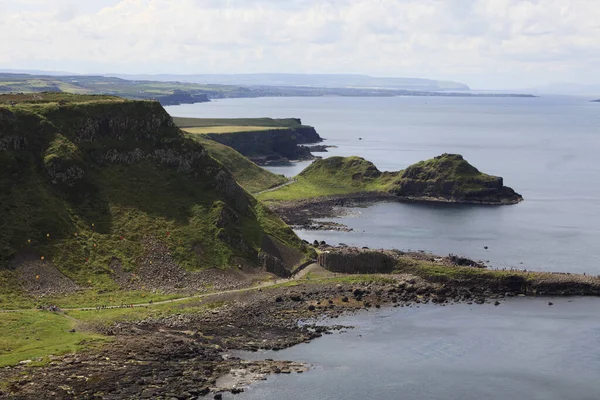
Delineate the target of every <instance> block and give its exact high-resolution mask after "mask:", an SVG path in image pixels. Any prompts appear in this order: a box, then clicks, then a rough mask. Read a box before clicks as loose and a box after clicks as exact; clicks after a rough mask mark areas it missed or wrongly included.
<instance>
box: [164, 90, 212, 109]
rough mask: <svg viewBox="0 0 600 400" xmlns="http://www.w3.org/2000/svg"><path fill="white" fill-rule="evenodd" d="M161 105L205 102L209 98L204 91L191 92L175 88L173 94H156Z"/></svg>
mask: <svg viewBox="0 0 600 400" xmlns="http://www.w3.org/2000/svg"><path fill="white" fill-rule="evenodd" d="M156 100H158V101H159V102H160V104H162V105H163V106H178V105H180V104H194V103H207V102H209V101H210V100H209V99H208V95H206V94H205V93H200V94H193V93H189V92H185V91H183V90H175V91H174V92H173V94H167V95H163V96H158V97H157V98H156Z"/></svg>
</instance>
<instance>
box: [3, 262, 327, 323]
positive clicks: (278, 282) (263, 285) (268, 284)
mask: <svg viewBox="0 0 600 400" xmlns="http://www.w3.org/2000/svg"><path fill="white" fill-rule="evenodd" d="M315 266H316V267H318V264H316V263H314V264H310V265H309V266H308V267H307V268H305V270H308V269H309V268H310V267H313V268H314V267H315ZM319 268H320V267H319ZM305 275H306V272H303V271H299V272H297V273H296V274H295V275H293V276H292V277H291V278H288V279H275V280H274V281H272V282H264V283H261V284H260V285H257V286H251V287H247V288H241V289H232V290H224V291H221V292H212V293H203V294H198V295H194V296H187V297H178V298H176V299H171V300H162V301H155V302H152V303H138V304H133V305H129V306H128V307H124V306H107V307H103V308H96V307H79V308H61V309H60V310H61V312H62V311H96V310H98V311H102V310H114V309H117V308H140V307H151V306H158V305H162V304H171V303H178V302H182V301H187V300H194V299H202V298H207V297H213V296H220V295H224V294H232V293H242V292H249V291H252V290H259V289H264V288H268V287H271V286H275V285H281V284H283V283H288V282H293V281H297V280H299V279H302V278H303V277H304V276H305ZM36 310H37V309H35V308H29V309H20V310H0V314H3V313H4V314H7V313H19V312H26V311H36Z"/></svg>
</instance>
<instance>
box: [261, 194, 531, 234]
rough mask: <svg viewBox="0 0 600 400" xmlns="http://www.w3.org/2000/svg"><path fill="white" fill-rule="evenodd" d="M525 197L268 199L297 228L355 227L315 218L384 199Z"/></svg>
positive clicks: (423, 199) (429, 199)
mask: <svg viewBox="0 0 600 400" xmlns="http://www.w3.org/2000/svg"><path fill="white" fill-rule="evenodd" d="M288 184H290V183H288ZM288 184H286V185H285V186H287V185H288ZM277 189H278V188H277ZM269 191H272V190H269ZM522 201H523V199H522V198H520V199H518V200H513V201H498V202H484V201H459V200H452V199H445V198H439V197H400V196H397V195H395V194H392V193H384V192H358V193H351V194H345V195H331V196H322V197H313V198H309V199H300V200H271V201H267V202H266V204H267V206H268V207H269V208H270V209H271V210H272V211H273V212H275V213H276V214H277V215H279V216H280V217H281V219H283V220H284V221H285V223H286V224H288V225H290V226H291V227H292V228H294V229H301V230H334V231H351V230H349V229H348V228H347V227H346V226H345V225H343V224H339V223H335V222H332V221H319V222H315V220H316V219H323V218H336V217H340V216H343V215H344V214H345V212H344V211H343V210H341V209H342V208H352V207H368V206H370V205H373V204H376V203H380V202H398V203H417V204H419V203H422V204H467V205H478V206H486V207H488V206H489V207H494V206H503V205H517V204H519V203H521V202H522Z"/></svg>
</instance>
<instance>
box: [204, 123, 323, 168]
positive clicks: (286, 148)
mask: <svg viewBox="0 0 600 400" xmlns="http://www.w3.org/2000/svg"><path fill="white" fill-rule="evenodd" d="M206 136H207V137H208V138H210V139H211V140H214V141H216V142H219V143H221V144H224V145H226V146H229V147H232V148H233V149H235V150H237V151H238V152H240V153H241V154H243V155H244V156H246V157H248V158H250V159H251V160H252V161H254V162H255V163H257V164H260V165H262V164H267V163H269V162H282V161H287V160H310V159H312V158H314V157H313V156H312V154H311V152H310V150H309V149H308V148H306V147H304V146H299V145H300V144H306V143H318V142H321V141H322V140H323V139H322V138H321V137H320V136H319V134H318V133H317V132H316V130H315V128H313V127H310V126H299V127H294V128H282V129H271V130H265V131H250V132H235V133H219V134H207V135H206Z"/></svg>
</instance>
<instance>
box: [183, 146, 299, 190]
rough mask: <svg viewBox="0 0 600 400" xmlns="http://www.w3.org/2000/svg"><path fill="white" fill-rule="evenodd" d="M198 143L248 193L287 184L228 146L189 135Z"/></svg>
mask: <svg viewBox="0 0 600 400" xmlns="http://www.w3.org/2000/svg"><path fill="white" fill-rule="evenodd" d="M189 136H190V137H191V138H192V139H193V140H195V141H196V142H198V143H200V144H201V145H202V146H204V148H205V149H206V150H208V152H209V154H210V155H211V156H212V157H213V158H214V159H215V160H217V161H219V162H220V163H221V164H223V166H224V167H225V168H227V169H228V170H229V172H231V174H232V175H233V177H234V178H235V180H236V181H237V182H238V183H239V184H240V185H241V186H242V187H243V188H244V189H246V190H247V191H248V192H250V193H258V192H261V191H263V190H267V189H270V188H273V187H275V186H278V185H282V184H284V183H286V182H288V178H286V177H285V176H283V175H276V174H274V173H272V172H270V171H267V170H266V169H264V168H261V167H259V166H258V165H256V164H255V163H253V162H252V161H250V160H249V159H248V158H246V157H244V156H243V155H241V154H240V153H239V152H237V151H235V150H234V149H232V148H231V147H229V146H225V145H223V144H221V143H218V142H215V141H214V140H211V139H208V138H205V137H203V136H202V135H189Z"/></svg>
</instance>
